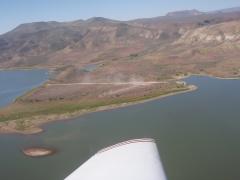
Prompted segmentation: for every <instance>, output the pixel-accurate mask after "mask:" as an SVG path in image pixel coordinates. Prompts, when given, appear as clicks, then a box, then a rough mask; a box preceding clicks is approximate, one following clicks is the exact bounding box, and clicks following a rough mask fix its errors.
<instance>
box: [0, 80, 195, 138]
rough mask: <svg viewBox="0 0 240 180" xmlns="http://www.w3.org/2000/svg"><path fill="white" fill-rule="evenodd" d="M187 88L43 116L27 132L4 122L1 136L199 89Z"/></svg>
mask: <svg viewBox="0 0 240 180" xmlns="http://www.w3.org/2000/svg"><path fill="white" fill-rule="evenodd" d="M187 87H188V89H187V90H183V91H178V92H172V93H171V92H170V93H167V94H163V95H160V96H156V97H153V98H149V99H144V100H140V101H135V102H126V103H121V104H112V105H107V106H100V107H97V108H93V109H84V110H80V111H77V112H74V113H64V114H60V115H48V116H44V115H43V116H41V117H40V116H37V117H35V120H32V121H33V122H32V123H33V124H32V125H31V126H30V127H28V129H26V130H17V129H14V128H13V127H11V125H13V124H15V123H16V121H17V120H13V121H9V122H2V123H0V135H1V134H23V135H32V134H38V133H42V132H44V129H43V127H42V126H43V125H47V124H48V123H51V122H57V121H69V120H72V119H74V118H77V117H80V116H83V115H86V114H89V113H94V112H101V111H107V110H113V109H118V108H123V107H128V106H133V105H137V104H142V103H146V102H150V101H154V100H159V99H162V98H165V97H169V96H174V95H178V94H184V93H188V92H192V91H195V90H197V89H198V87H197V86H195V85H188V86H187ZM4 124H5V125H4ZM9 124H10V126H9Z"/></svg>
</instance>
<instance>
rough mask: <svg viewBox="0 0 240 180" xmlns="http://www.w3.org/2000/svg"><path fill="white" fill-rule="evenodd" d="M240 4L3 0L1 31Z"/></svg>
mask: <svg viewBox="0 0 240 180" xmlns="http://www.w3.org/2000/svg"><path fill="white" fill-rule="evenodd" d="M236 6H240V0H0V34H1V33H4V32H6V31H9V30H11V29H12V28H14V27H16V26H17V25H19V24H22V23H27V22H33V21H50V20H55V21H70V20H76V19H87V18H90V17H96V16H101V17H106V18H112V19H118V20H128V19H135V18H141V17H154V16H160V15H164V14H166V13H167V12H169V11H175V10H184V9H199V10H201V11H210V10H217V9H223V8H229V7H236Z"/></svg>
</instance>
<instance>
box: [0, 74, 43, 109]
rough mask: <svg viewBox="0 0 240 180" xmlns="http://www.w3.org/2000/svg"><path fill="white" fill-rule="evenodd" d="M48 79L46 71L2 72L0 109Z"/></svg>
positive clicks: (0, 77)
mask: <svg viewBox="0 0 240 180" xmlns="http://www.w3.org/2000/svg"><path fill="white" fill-rule="evenodd" d="M47 79H48V72H47V71H46V70H8V71H0V107H3V106H6V105H8V104H9V103H11V102H12V101H14V100H15V98H17V97H18V96H21V95H23V94H24V93H25V92H26V91H28V90H31V89H33V88H35V87H37V86H39V85H41V84H42V83H43V82H45V81H46V80H47Z"/></svg>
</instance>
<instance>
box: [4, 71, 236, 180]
mask: <svg viewBox="0 0 240 180" xmlns="http://www.w3.org/2000/svg"><path fill="white" fill-rule="evenodd" d="M186 81H187V82H188V83H189V84H194V85H197V86H198V87H199V89H198V90H197V91H194V92H190V93H185V94H180V95H175V96H171V97H166V98H163V99H159V100H154V101H151V102H147V103H143V104H138V105H134V106H130V107H124V108H120V109H115V110H108V111H103V112H96V113H91V114H88V115H84V116H81V117H79V118H76V119H73V120H69V121H60V122H54V123H50V124H47V125H45V126H43V127H44V130H45V132H43V133H41V134H38V135H28V136H25V135H17V134H12V135H0V179H1V180H2V179H4V180H33V179H34V180H43V179H44V180H61V179H63V178H64V177H66V176H67V175H68V174H69V173H71V172H72V171H73V170H74V169H75V168H77V167H78V166H80V165H81V164H82V163H83V162H84V161H86V160H87V159H88V158H89V157H91V156H92V155H93V154H94V153H96V152H97V151H98V150H100V149H102V148H104V147H106V146H109V145H112V144H115V143H118V142H121V141H124V140H129V139H132V138H145V137H147V138H154V139H156V141H157V145H158V148H159V151H160V155H161V158H162V161H163V165H164V168H165V171H166V174H167V177H168V179H169V180H203V179H204V180H238V179H239V178H240V171H239V167H240V140H239V137H240V80H219V79H214V78H209V77H197V76H193V77H190V78H188V79H187V80H186ZM36 145H37V146H38V145H42V146H49V147H54V148H57V149H58V153H57V154H55V155H53V156H50V157H46V158H36V159H34V158H29V157H26V156H24V155H23V154H22V152H21V149H22V148H25V147H29V146H36Z"/></svg>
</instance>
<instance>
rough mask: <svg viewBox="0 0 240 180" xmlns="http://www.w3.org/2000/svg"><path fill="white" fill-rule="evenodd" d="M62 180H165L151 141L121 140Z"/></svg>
mask: <svg viewBox="0 0 240 180" xmlns="http://www.w3.org/2000/svg"><path fill="white" fill-rule="evenodd" d="M65 180H166V176H165V173H164V170H163V166H162V163H161V160H160V157H159V153H158V149H157V146H156V144H155V141H154V140H153V139H134V140H129V141H125V142H122V143H119V144H116V145H113V146H111V147H108V148H106V149H103V150H101V151H99V152H98V153H97V154H96V155H94V156H93V157H92V158H90V159H89V160H88V161H87V162H85V163H84V164H83V165H82V166H80V167H79V168H78V169H77V170H75V171H74V172H73V173H72V174H70V175H69V176H68V177H67V178H65Z"/></svg>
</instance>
